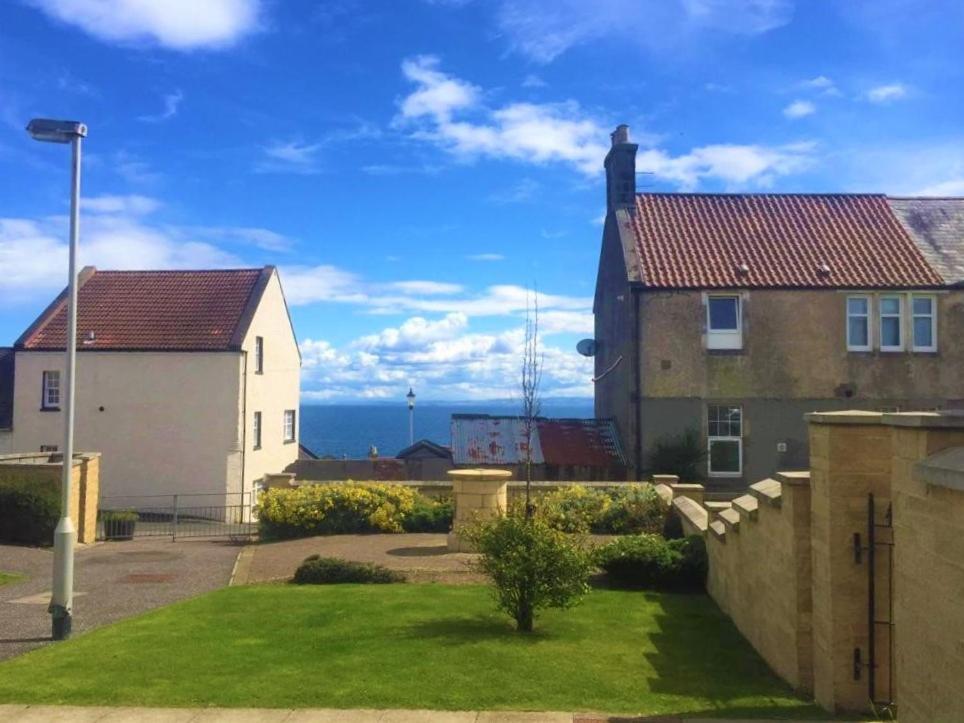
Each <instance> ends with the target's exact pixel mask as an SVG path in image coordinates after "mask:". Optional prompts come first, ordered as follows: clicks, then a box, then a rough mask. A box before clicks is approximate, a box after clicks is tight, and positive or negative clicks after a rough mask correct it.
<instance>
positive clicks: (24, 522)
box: [0, 483, 60, 545]
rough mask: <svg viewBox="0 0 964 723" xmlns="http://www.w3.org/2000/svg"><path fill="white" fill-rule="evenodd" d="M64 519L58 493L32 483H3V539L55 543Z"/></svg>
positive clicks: (0, 518) (0, 508) (0, 503)
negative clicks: (61, 516)
mask: <svg viewBox="0 0 964 723" xmlns="http://www.w3.org/2000/svg"><path fill="white" fill-rule="evenodd" d="M59 518H60V500H59V498H58V495H57V494H56V492H54V491H51V490H50V489H48V488H45V487H42V486H32V485H28V484H26V483H25V484H23V485H10V486H0V542H7V543H13V544H18V545H50V544H53V539H54V530H55V529H56V527H57V521H58V520H59Z"/></svg>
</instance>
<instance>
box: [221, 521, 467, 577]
mask: <svg viewBox="0 0 964 723" xmlns="http://www.w3.org/2000/svg"><path fill="white" fill-rule="evenodd" d="M446 539H447V537H446V535H444V534H430V533H418V534H404V535H391V534H386V535H332V536H329V537H306V538H303V539H300V540H286V541H284V542H270V543H263V544H257V545H251V546H249V547H247V548H245V550H244V552H243V553H242V554H241V557H240V558H239V559H238V571H237V574H236V575H235V578H234V581H233V583H232V584H234V585H244V584H247V583H254V582H277V581H280V580H289V579H291V576H292V575H293V574H294V571H295V569H296V568H297V567H298V565H299V564H301V561H302V560H304V559H305V558H306V557H308V556H309V555H315V554H317V555H321V556H322V557H340V558H342V559H345V560H356V561H358V562H374V563H377V564H379V565H384V566H386V567H390V568H391V569H393V570H400V571H401V572H404V573H405V574H406V576H407V577H408V579H409V580H411V581H412V582H454V583H467V582H482V581H483V578H482V577H481V576H480V575H478V574H476V573H474V572H472V571H471V570H470V569H469V567H468V564H467V563H469V562H470V561H471V560H473V559H474V558H475V555H471V554H468V553H464V552H449V551H448V547H447V545H446Z"/></svg>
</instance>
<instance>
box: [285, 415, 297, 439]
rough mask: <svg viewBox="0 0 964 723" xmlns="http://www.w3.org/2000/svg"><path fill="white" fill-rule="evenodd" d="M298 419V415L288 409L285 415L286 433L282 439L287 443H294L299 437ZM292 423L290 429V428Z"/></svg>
mask: <svg viewBox="0 0 964 723" xmlns="http://www.w3.org/2000/svg"><path fill="white" fill-rule="evenodd" d="M297 419H298V415H297V414H295V410H294V409H286V410H285V413H284V431H283V437H282V439H283V440H284V441H285V442H294V441H295V438H296V436H297V431H298V428H297ZM289 421H290V428H289Z"/></svg>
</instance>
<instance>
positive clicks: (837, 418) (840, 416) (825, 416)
mask: <svg viewBox="0 0 964 723" xmlns="http://www.w3.org/2000/svg"><path fill="white" fill-rule="evenodd" d="M803 417H804V419H806V420H807V421H808V422H810V424H883V417H884V414H883V412H868V411H865V410H861V409H852V410H846V411H840V412H809V413H807V414H805V415H803Z"/></svg>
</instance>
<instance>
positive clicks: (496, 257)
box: [465, 253, 505, 261]
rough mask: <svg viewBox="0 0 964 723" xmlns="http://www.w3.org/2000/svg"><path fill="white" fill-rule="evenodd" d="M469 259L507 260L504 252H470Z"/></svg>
mask: <svg viewBox="0 0 964 723" xmlns="http://www.w3.org/2000/svg"><path fill="white" fill-rule="evenodd" d="M465 258H467V259H468V260H469V261H505V256H504V255H503V254H491V253H489V254H469V255H468V256H466V257H465Z"/></svg>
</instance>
